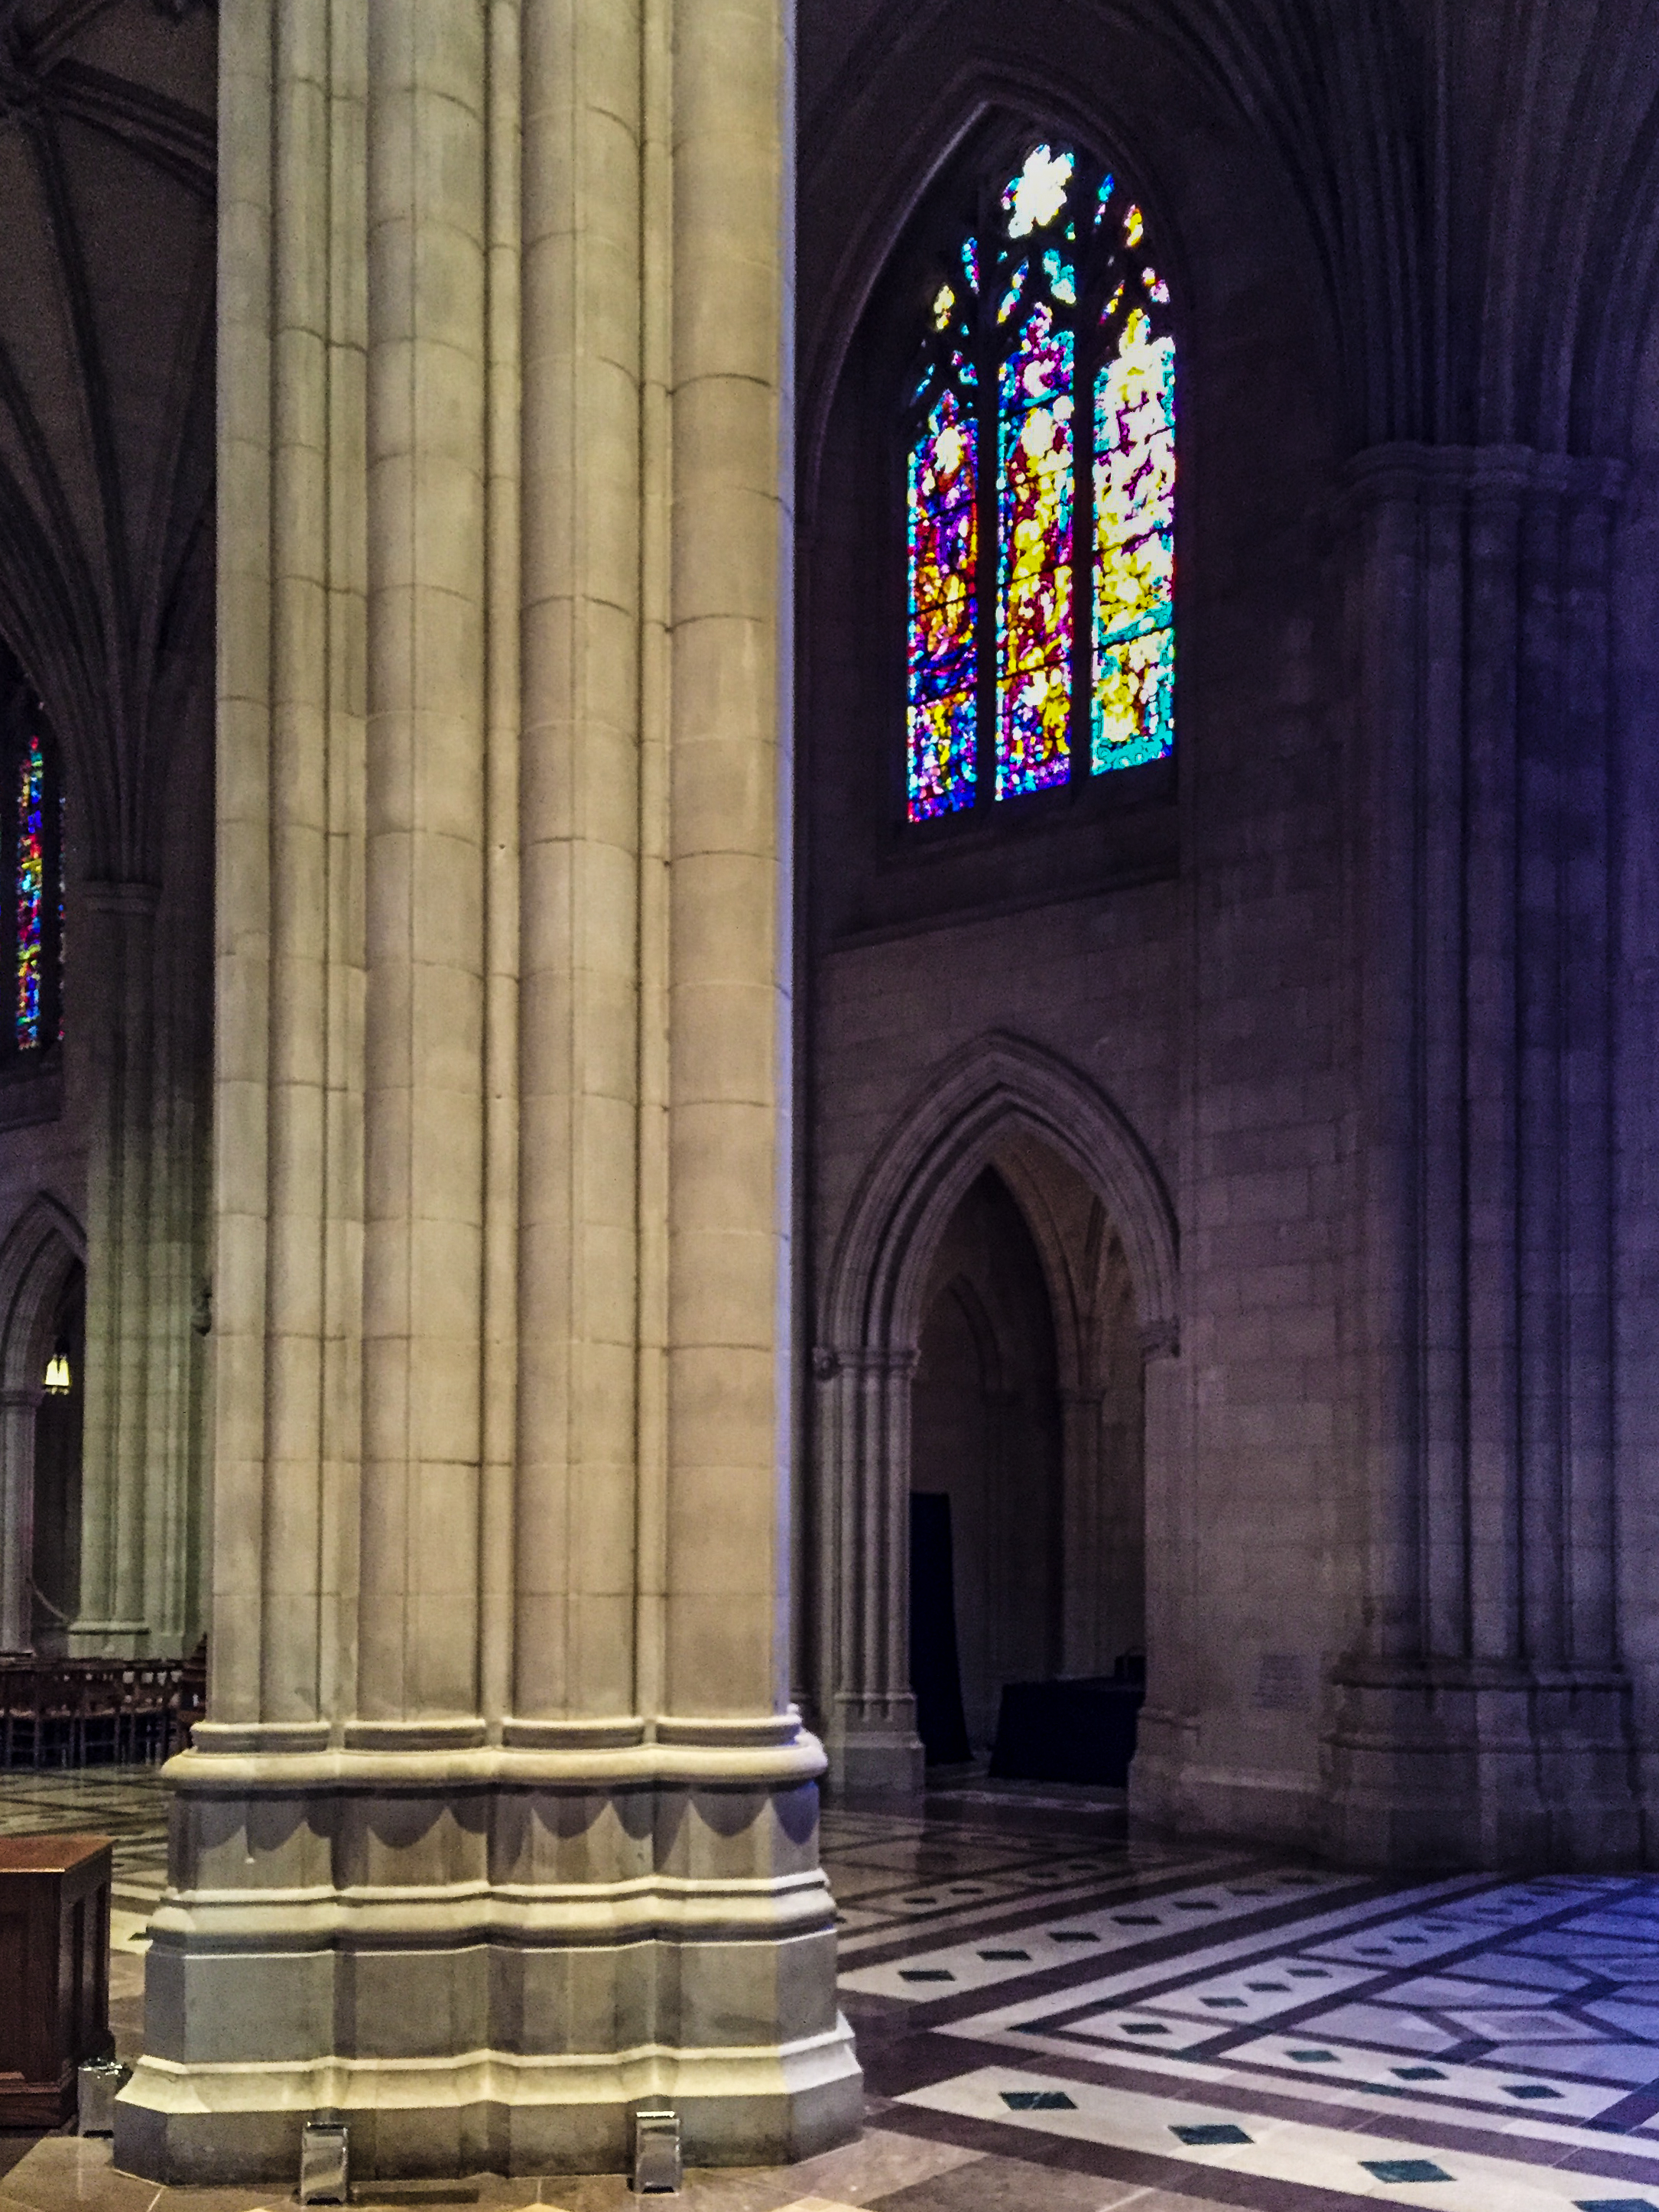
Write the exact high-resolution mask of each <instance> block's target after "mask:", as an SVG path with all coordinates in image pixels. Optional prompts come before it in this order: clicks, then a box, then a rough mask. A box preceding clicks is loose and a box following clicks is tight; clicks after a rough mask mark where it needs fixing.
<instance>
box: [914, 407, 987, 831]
mask: <svg viewBox="0 0 1659 2212" xmlns="http://www.w3.org/2000/svg"><path fill="white" fill-rule="evenodd" d="M975 474H976V471H975V457H974V424H973V418H972V416H971V414H970V413H969V411H968V410H967V409H965V408H964V406H963V403H962V401H961V399H960V398H958V396H957V393H956V392H953V391H951V390H948V389H947V390H946V391H945V392H942V393H941V394H940V396H939V399H938V401H937V402H936V404H935V405H934V407H933V412H932V413H931V414H930V415H929V416H928V418H927V428H926V429H925V430H924V432H923V434H922V435H921V438H920V439H919V440H918V441H916V444H915V447H913V448H912V449H911V453H910V814H911V817H912V819H913V820H916V821H920V820H921V819H922V818H923V817H926V816H927V815H930V814H949V813H951V812H952V811H954V810H955V809H956V808H957V807H958V806H971V805H972V804H973V800H974V776H975V761H974V699H975V690H976V688H977V681H978V654H977V653H976V651H975V639H974V629H975V593H974V564H975V544H974V537H975V498H974V480H975Z"/></svg>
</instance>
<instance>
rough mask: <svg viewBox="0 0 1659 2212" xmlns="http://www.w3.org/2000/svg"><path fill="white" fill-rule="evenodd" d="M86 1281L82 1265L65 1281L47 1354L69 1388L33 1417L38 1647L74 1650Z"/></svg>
mask: <svg viewBox="0 0 1659 2212" xmlns="http://www.w3.org/2000/svg"><path fill="white" fill-rule="evenodd" d="M86 1316H87V1284H86V1275H85V1273H84V1271H83V1270H82V1268H80V1267H76V1269H75V1270H74V1272H73V1273H72V1274H71V1275H70V1279H69V1282H68V1284H67V1285H65V1288H64V1296H63V1298H62V1300H61V1301H60V1303H59V1305H58V1314H57V1317H56V1319H55V1321H54V1323H53V1326H52V1335H51V1339H50V1341H49V1344H48V1346H47V1349H48V1353H49V1354H50V1355H51V1356H52V1357H53V1358H58V1357H60V1356H61V1357H62V1358H64V1360H65V1361H66V1362H67V1364H68V1369H69V1388H68V1389H67V1390H63V1389H47V1390H46V1395H44V1396H43V1398H42V1399H41V1401H40V1410H39V1411H38V1412H37V1413H36V1414H35V1417H34V1556H33V1565H32V1567H31V1570H30V1579H31V1585H32V1617H33V1629H32V1639H33V1644H34V1648H35V1650H37V1651H40V1652H43V1653H49V1654H55V1653H61V1652H63V1651H64V1650H66V1649H67V1644H68V1638H67V1636H66V1633H65V1632H66V1630H67V1628H68V1626H69V1624H70V1621H72V1620H74V1619H75V1617H76V1612H77V1610H78V1609H79V1606H80V1597H81V1435H82V1411H83V1407H84V1404H85V1395H86V1394H85V1390H84V1387H83V1382H82V1377H83V1375H84V1372H85V1368H86Z"/></svg>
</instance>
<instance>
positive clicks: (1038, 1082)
mask: <svg viewBox="0 0 1659 2212" xmlns="http://www.w3.org/2000/svg"><path fill="white" fill-rule="evenodd" d="M826 1288H827V1296H826V1300H825V1309H824V1316H823V1323H822V1325H821V1334H820V1337H819V1343H818V1350H817V1355H816V1358H815V1372H816V1374H817V1381H818V1384H819V1395H818V1401H817V1438H816V1442H817V1455H816V1468H815V1474H816V1480H817V1517H816V1527H815V1537H814V1541H815V1545H816V1548H817V1565H818V1572H817V1621H816V1652H815V1663H816V1670H817V1685H816V1694H817V1705H818V1710H819V1712H820V1715H821V1717H822V1720H823V1726H824V1728H825V1730H826V1734H827V1735H828V1737H829V1749H830V1755H831V1767H832V1774H833V1776H834V1778H835V1780H836V1782H837V1784H840V1785H841V1786H842V1787H844V1788H849V1789H855V1790H856V1789H878V1790H890V1789H901V1790H908V1789H912V1788H915V1787H918V1786H919V1785H920V1784H921V1777H922V1771H923V1763H924V1761H923V1747H922V1742H921V1735H920V1734H919V1733H918V1729H917V1715H916V1699H915V1692H914V1691H913V1687H912V1683H913V1679H914V1676H913V1668H912V1657H913V1655H912V1650H911V1636H910V1625H911V1609H912V1590H911V1586H910V1565H911V1561H910V1525H911V1514H912V1510H913V1507H912V1498H913V1495H915V1494H920V1495H921V1496H924V1497H933V1498H939V1497H941V1496H948V1497H950V1498H951V1500H952V1503H953V1505H955V1511H954V1512H953V1515H952V1519H953V1521H954V1520H955V1519H956V1518H957V1517H958V1516H971V1515H972V1514H977V1515H978V1516H980V1519H979V1522H978V1526H977V1529H976V1530H975V1531H969V1532H968V1533H967V1534H966V1535H965V1539H964V1541H965V1552H964V1559H965V1562H966V1563H965V1565H961V1564H959V1563H958V1562H957V1561H956V1560H954V1559H953V1562H952V1566H951V1580H952V1586H953V1589H954V1591H955V1593H956V1595H957V1604H956V1607H955V1611H956V1615H957V1625H958V1626H959V1627H960V1626H961V1623H962V1621H963V1617H964V1615H965V1614H966V1613H967V1610H968V1600H967V1598H966V1597H965V1595H963V1577H964V1574H965V1575H966V1577H967V1578H968V1580H969V1582H970V1583H973V1585H974V1589H975V1597H974V1603H975V1607H976V1608H980V1609H981V1611H982V1613H983V1618H982V1620H980V1621H976V1622H975V1624H973V1625H970V1626H969V1628H968V1629H967V1630H966V1631H965V1632H964V1633H963V1638H962V1642H963V1645H964V1646H966V1648H967V1656H966V1659H965V1660H962V1659H961V1657H960V1654H959V1667H960V1672H961V1675H962V1680H963V1690H964V1692H965V1699H964V1703H965V1704H966V1705H972V1706H974V1707H975V1717H974V1721H973V1724H972V1726H971V1728H970V1729H968V1731H967V1733H968V1734H969V1739H970V1742H971V1743H972V1744H973V1746H974V1747H975V1748H978V1749H980V1750H983V1749H984V1748H985V1747H986V1735H987V1729H988V1728H989V1727H991V1726H994V1719H995V1711H994V1704H995V1700H996V1699H997V1697H998V1696H999V1695H1000V1687H1001V1684H1002V1682H1003V1681H1006V1680H1010V1679H1017V1678H1018V1677H1021V1676H1024V1678H1025V1679H1033V1678H1035V1679H1038V1680H1043V1679H1049V1678H1051V1677H1052V1676H1054V1674H1070V1675H1094V1674H1101V1673H1109V1672H1110V1671H1112V1668H1113V1666H1114V1663H1115V1661H1116V1660H1117V1659H1118V1658H1119V1657H1120V1656H1126V1655H1128V1654H1131V1653H1143V1652H1146V1648H1147V1645H1148V1644H1149V1642H1151V1641H1152V1638H1150V1637H1149V1635H1148V1630H1147V1622H1148V1620H1149V1618H1156V1616H1157V1611H1158V1608H1157V1605H1156V1603H1155V1602H1149V1600H1156V1598H1157V1597H1158V1593H1157V1592H1155V1591H1153V1592H1149V1591H1148V1589H1147V1571H1146V1560H1147V1558H1148V1546H1147V1543H1146V1534H1145V1528H1146V1519H1147V1514H1148V1505H1149V1499H1150V1497H1151V1495H1152V1480H1151V1479H1149V1472H1148V1471H1149V1470H1158V1469H1163V1468H1166V1467H1167V1466H1168V1464H1169V1462H1170V1458H1171V1456H1172V1453H1173V1449H1174V1436H1173V1428H1174V1421H1173V1415H1174V1413H1175V1407H1174V1401H1173V1397H1172V1394H1171V1392H1170V1389H1169V1388H1168V1387H1167V1386H1161V1387H1159V1388H1158V1389H1157V1390H1156V1391H1152V1390H1149V1389H1148V1388H1147V1377H1146V1367H1147V1363H1148V1362H1149V1361H1150V1362H1152V1363H1160V1364H1161V1363H1167V1362H1169V1361H1170V1360H1171V1359H1172V1357H1173V1355H1174V1353H1175V1352H1176V1239H1175V1231H1174V1218H1173V1212H1172V1209H1171V1208H1170V1203H1169V1199H1168V1194H1167V1193H1166V1192H1165V1191H1164V1186H1163V1184H1162V1182H1161V1180H1160V1179H1159V1177H1158V1172H1157V1170H1156V1169H1155V1167H1154V1166H1153V1165H1152V1161H1151V1159H1150V1158H1149V1157H1148V1155H1147V1153H1146V1151H1145V1148H1144V1147H1143V1146H1141V1145H1140V1143H1139V1139H1137V1138H1136V1137H1135V1135H1134V1134H1133V1132H1132V1131H1131V1130H1130V1129H1129V1128H1128V1127H1127V1125H1126V1124H1125V1122H1124V1121H1122V1119H1121V1116H1119V1115H1117V1113H1116V1112H1115V1109H1113V1108H1112V1107H1111V1105H1110V1104H1109V1102H1108V1101H1106V1100H1105V1099H1104V1098H1103V1097H1102V1096H1101V1094H1100V1093H1099V1092H1098V1091H1096V1090H1095V1089H1093V1087H1092V1086H1091V1085H1088V1084H1087V1083H1086V1082H1085V1080H1084V1079H1082V1078H1081V1077H1079V1075H1078V1074H1077V1073H1075V1072H1074V1071H1073V1070H1072V1069H1070V1068H1068V1067H1066V1066H1065V1065H1064V1064H1063V1063H1062V1062H1060V1061H1058V1060H1055V1059H1054V1057H1053V1056H1052V1055H1051V1054H1047V1053H1045V1052H1042V1051H1041V1050H1040V1049H1039V1048H1036V1047H1034V1046H1031V1045H1029V1044H1027V1043H1025V1042H1024V1041H1023V1040H1018V1039H1014V1038H1010V1037H993V1038H989V1039H987V1040H985V1041H984V1042H982V1043H981V1044H980V1045H979V1046H977V1047H975V1048H974V1049H973V1050H972V1051H971V1052H969V1053H964V1054H962V1055H961V1056H960V1058H959V1059H957V1060H956V1061H954V1062H952V1063H950V1064H947V1066H945V1067H944V1068H943V1069H941V1070H940V1071H939V1074H938V1076H937V1077H936V1078H935V1079H934V1081H933V1084H932V1085H930V1086H929V1087H928V1090H927V1092H926V1093H925V1094H924V1096H923V1097H921V1099H919V1100H918V1101H917V1102H916V1103H915V1106H914V1107H913V1108H912V1109H911V1111H910V1113H909V1114H908V1115H907V1116H906V1117H904V1120H903V1121H902V1122H901V1124H900V1126H899V1127H897V1128H896V1130H895V1131H893V1132H892V1133H890V1137H889V1139H888V1142H887V1144H886V1145H885V1146H884V1147H883V1149H882V1151H881V1152H880V1154H879V1155H878V1158H877V1160H876V1162H875V1164H874V1166H873V1167H872V1170H871V1171H870V1173H869V1174H868V1176H866V1180H865V1182H864V1184H863V1186H862V1188H861V1189H860V1192H859V1194H858V1195H857V1196H856V1198H855V1199H854V1203H853V1205H852V1206H851V1207H850V1208H849V1210H848V1216H847V1218H846V1220H845V1223H844V1225H843V1227H842V1234H841V1236H840V1237H839V1239H838V1240H837V1244H836V1252H835V1255H834V1260H833V1263H832V1267H831V1269H830V1273H829V1281H828V1284H827V1286H826ZM1005 1424H1007V1425H1008V1426H1007V1427H1006V1428H1005V1426H1004V1425H1005ZM970 1430H972V1431H975V1436H976V1439H977V1440H976V1441H974V1442H972V1443H969V1440H968V1432H969V1431H970ZM1005 1453H1006V1465H1007V1467H1008V1468H1009V1470H1010V1474H1011V1475H1012V1474H1013V1470H1015V1469H1018V1470H1020V1472H1019V1473H1018V1476H1017V1478H1015V1480H1013V1481H1012V1482H1007V1481H1005V1479H1004V1476H1003V1475H1002V1474H1001V1473H1000V1472H998V1473H996V1474H992V1473H990V1472H987V1468H988V1467H989V1465H990V1462H996V1463H997V1466H998V1468H1000V1467H1001V1465H1002V1464H1003V1459H1004V1455H1005ZM975 1455H978V1456H977V1457H976V1456H975ZM947 1468H954V1469H955V1472H954V1473H952V1474H950V1476H949V1479H948V1480H947V1479H946V1475H945V1472H944V1471H945V1469H947ZM930 1484H931V1485H932V1487H931V1488H929V1487H927V1486H928V1485H930ZM1011 1488H1018V1489H1019V1490H1020V1491H1022V1492H1024V1495H1023V1496H1022V1498H1021V1504H1022V1505H1023V1507H1024V1510H1026V1512H1027V1514H1028V1516H1029V1519H1030V1528H1029V1530H1027V1531H1025V1532H1023V1533H1022V1534H1021V1535H1020V1537H1019V1538H1018V1541H1016V1542H1014V1543H1013V1544H1012V1546H1010V1545H1009V1544H1007V1543H1006V1541H1005V1543H1004V1545H1003V1547H1002V1555H1001V1556H998V1557H995V1558H994V1559H993V1560H992V1562H991V1564H990V1565H989V1567H988V1568H987V1566H986V1565H984V1563H983V1553H984V1550H985V1548H986V1547H987V1542H988V1535H987V1532H989V1534H994V1532H995V1530H996V1528H997V1527H998V1525H999V1522H998V1516H999V1515H1000V1513H1001V1512H1002V1510H1004V1508H1003V1498H1004V1493H1005V1492H1006V1491H1008V1490H1009V1489H1011ZM958 1491H960V1492H961V1493H962V1498H961V1503H960V1504H957V1502H956V1501H957V1492H958ZM976 1492H977V1494H978V1495H980V1497H981V1499H982V1500H984V1501H986V1502H984V1503H982V1504H980V1505H970V1503H969V1500H970V1498H971V1497H972V1496H973V1495H974V1494H975V1493H976ZM964 1525H965V1523H964ZM1028 1537H1029V1541H1027V1539H1028ZM1169 1548H1170V1547H1165V1551H1166V1554H1167V1552H1168V1549H1169ZM955 1549H956V1541H955V1530H954V1528H953V1530H952V1550H953V1552H954V1551H955ZM987 1572H990V1573H993V1574H994V1575H996V1576H999V1577H1006V1595H1001V1594H994V1595H992V1596H991V1598H990V1599H989V1600H988V1601H984V1600H982V1599H981V1595H980V1588H981V1582H982V1578H983V1576H984V1575H985V1574H986V1573H987ZM976 1578H978V1579H976ZM935 1582H936V1583H937V1570H935ZM1016 1616H1018V1619H1016ZM998 1622H1000V1623H1001V1625H1000V1626H997V1625H996V1624H997V1623H998ZM981 1632H982V1638H983V1649H982V1650H979V1649H975V1639H976V1638H981ZM999 1638H1000V1643H999V1641H998V1639H999ZM1150 1657H1151V1661H1152V1670H1153V1672H1154V1674H1155V1671H1156V1666H1157V1654H1156V1651H1155V1650H1154V1651H1152V1653H1151V1654H1150ZM966 1718H967V1716H966V1714H965V1713H964V1721H965V1720H966Z"/></svg>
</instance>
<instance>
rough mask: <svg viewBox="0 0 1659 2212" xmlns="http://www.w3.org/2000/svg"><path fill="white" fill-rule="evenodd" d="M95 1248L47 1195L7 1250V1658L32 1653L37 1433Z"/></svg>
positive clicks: (0, 1420) (3, 1473)
mask: <svg viewBox="0 0 1659 2212" xmlns="http://www.w3.org/2000/svg"><path fill="white" fill-rule="evenodd" d="M86 1256H87V1243H86V1237H85V1236H84V1234H83V1233H82V1229H81V1226H80V1224H79V1223H78V1222H77V1221H76V1219H75V1218H74V1216H73V1215H72V1214H71V1213H70V1211H69V1209H68V1207H67V1206H63V1205H61V1204H60V1203H59V1202H58V1200H57V1199H55V1198H53V1197H52V1196H51V1195H50V1194H48V1193H46V1192H44V1191H42V1192H40V1194H38V1195H37V1196H36V1197H35V1198H33V1200H31V1201H30V1203H29V1205H28V1206H27V1207H26V1208H25V1209H24V1211H23V1212H22V1214H21V1216H20V1217H19V1218H18V1219H17V1220H16V1221H15V1223H14V1224H13V1225H12V1228H11V1231H10V1232H9V1235H8V1236H7V1237H6V1239H5V1241H4V1243H3V1244H0V1651H18V1650H26V1649H27V1646H28V1642H29V1637H30V1622H31V1605H30V1581H31V1573H32V1567H33V1557H34V1426H35V1415H36V1414H37V1413H38V1412H39V1411H40V1401H41V1397H42V1395H43V1389H42V1381H41V1378H42V1376H43V1375H44V1373H45V1371H46V1357H47V1354H48V1352H50V1350H51V1346H52V1333H53V1330H54V1328H55V1327H56V1324H57V1317H58V1310H59V1308H60V1307H61V1306H62V1304H63V1301H64V1293H65V1291H67V1290H68V1288H69V1285H70V1279H71V1277H72V1276H73V1274H74V1273H75V1270H76V1267H84V1266H85V1264H86Z"/></svg>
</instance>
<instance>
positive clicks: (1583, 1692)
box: [1325, 1664, 1642, 1873]
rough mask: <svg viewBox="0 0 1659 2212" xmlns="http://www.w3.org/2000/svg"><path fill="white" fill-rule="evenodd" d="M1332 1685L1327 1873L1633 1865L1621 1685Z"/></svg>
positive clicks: (1506, 1674)
mask: <svg viewBox="0 0 1659 2212" xmlns="http://www.w3.org/2000/svg"><path fill="white" fill-rule="evenodd" d="M1334 1687H1335V1690H1336V1694H1337V1698H1338V1700H1339V1707H1338V1717H1337V1721H1336V1725H1335V1727H1334V1729H1332V1730H1331V1732H1330V1734H1329V1735H1328V1737H1327V1738H1326V1741H1325V1764H1326V1773H1327V1781H1328V1796H1327V1803H1328V1816H1327V1827H1326V1836H1325V1849H1326V1850H1327V1852H1328V1856H1329V1857H1331V1858H1333V1859H1334V1860H1335V1861H1336V1862H1337V1863H1338V1864H1340V1865H1343V1866H1358V1867H1382V1868H1389V1869H1401V1870H1411V1869H1419V1868H1423V1869H1429V1868H1463V1867H1480V1868H1492V1869H1499V1868H1516V1869H1530V1870H1537V1871H1544V1870H1553V1871H1557V1872H1561V1873H1594V1872H1596V1871H1599V1870H1605V1869H1614V1868H1627V1867H1632V1866H1634V1865H1637V1864H1639V1863H1640V1858H1641V1852H1642V1819H1641V1808H1640V1803H1639V1801H1638V1795H1637V1790H1636V1777H1635V1769H1634V1762H1633V1759H1632V1743H1631V1729H1630V1699H1631V1690H1630V1684H1629V1681H1628V1680H1627V1679H1626V1676H1625V1675H1623V1674H1619V1673H1616V1672H1613V1671H1601V1670H1597V1671H1591V1670H1588V1669H1585V1670H1582V1671H1572V1672H1567V1671H1561V1672H1552V1673H1546V1672H1543V1671H1538V1672H1534V1671H1531V1670H1524V1671H1523V1670H1519V1669H1509V1668H1496V1667H1492V1668H1478V1667H1467V1666H1466V1667H1455V1668H1454V1667H1445V1666H1442V1667H1434V1666H1426V1667H1417V1668H1405V1667H1387V1666H1382V1665H1354V1664H1351V1665H1349V1666H1346V1667H1344V1668H1339V1669H1338V1670H1337V1672H1336V1674H1335V1676H1334Z"/></svg>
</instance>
